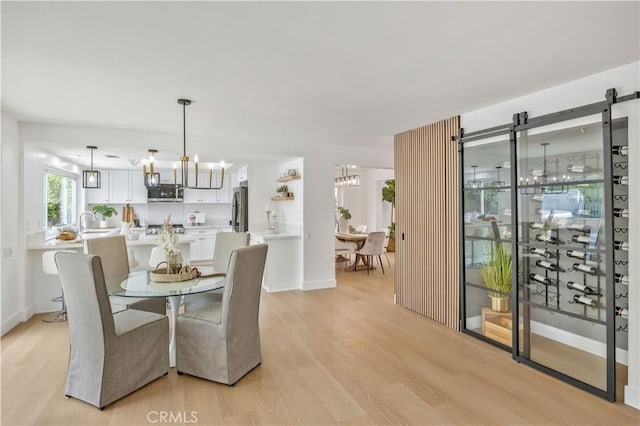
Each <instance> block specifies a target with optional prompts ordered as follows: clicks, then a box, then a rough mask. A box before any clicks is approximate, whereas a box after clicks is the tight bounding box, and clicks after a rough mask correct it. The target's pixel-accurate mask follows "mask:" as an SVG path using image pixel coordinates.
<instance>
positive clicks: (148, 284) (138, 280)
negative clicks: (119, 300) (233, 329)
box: [106, 268, 224, 297]
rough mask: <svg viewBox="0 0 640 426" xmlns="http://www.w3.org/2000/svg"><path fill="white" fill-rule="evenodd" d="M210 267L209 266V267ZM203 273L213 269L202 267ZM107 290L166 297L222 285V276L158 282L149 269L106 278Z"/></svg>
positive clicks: (128, 295)
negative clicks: (152, 278) (175, 281)
mask: <svg viewBox="0 0 640 426" xmlns="http://www.w3.org/2000/svg"><path fill="white" fill-rule="evenodd" d="M209 269H211V268H209ZM201 272H202V273H203V274H205V275H206V274H210V273H212V272H213V270H207V269H206V268H203V269H202V270H201ZM106 284H107V292H108V293H109V295H111V296H124V297H167V296H179V295H183V294H198V293H204V292H207V291H211V290H217V289H220V288H223V287H224V276H216V277H202V278H194V279H192V280H188V281H181V282H177V283H160V282H155V281H152V280H151V277H150V275H149V271H139V272H130V273H129V274H127V275H121V276H119V277H115V278H112V279H108V280H106Z"/></svg>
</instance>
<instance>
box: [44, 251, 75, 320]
mask: <svg viewBox="0 0 640 426" xmlns="http://www.w3.org/2000/svg"><path fill="white" fill-rule="evenodd" d="M61 251H64V252H72V251H71V250H47V251H45V252H44V253H42V271H43V272H44V273H45V274H46V275H56V276H58V267H57V266H56V259H55V256H56V253H58V252H61ZM61 287H62V286H61ZM61 291H62V290H61ZM51 301H52V302H62V309H61V310H59V311H57V312H52V313H50V314H47V315H45V316H44V317H43V318H42V321H44V322H62V321H66V320H67V304H66V303H64V292H62V294H61V295H60V296H58V297H54V298H53V299H51Z"/></svg>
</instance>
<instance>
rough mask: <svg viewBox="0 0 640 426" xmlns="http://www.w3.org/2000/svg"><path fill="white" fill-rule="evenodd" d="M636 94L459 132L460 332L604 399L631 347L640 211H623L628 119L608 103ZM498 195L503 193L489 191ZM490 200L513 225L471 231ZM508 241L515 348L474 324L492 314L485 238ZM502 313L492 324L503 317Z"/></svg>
mask: <svg viewBox="0 0 640 426" xmlns="http://www.w3.org/2000/svg"><path fill="white" fill-rule="evenodd" d="M639 98H640V92H634V94H633V95H627V96H618V95H617V93H616V91H615V89H609V90H608V91H607V93H606V96H605V100H603V101H601V102H596V103H593V104H589V105H584V106H580V107H576V108H572V109H569V110H565V111H559V112H556V113H552V114H548V115H544V116H540V117H534V118H531V117H529V116H528V114H527V113H526V112H520V113H515V114H513V117H512V121H511V122H510V123H506V124H503V125H499V126H494V127H491V128H488V129H484V130H479V131H474V132H471V133H465V132H464V129H460V137H459V139H458V142H459V147H460V149H459V152H460V160H461V164H462V167H461V168H460V169H461V170H460V182H461V194H460V205H461V206H462V207H463V208H462V214H461V244H460V245H461V247H462V256H461V257H462V259H461V284H460V294H461V313H462V318H461V329H462V331H463V332H465V333H468V334H471V335H474V336H475V337H478V338H480V339H483V340H485V341H488V342H490V343H493V344H496V345H498V346H501V347H505V348H509V349H510V350H511V352H512V355H513V358H514V359H515V360H517V361H518V362H521V363H523V364H526V365H528V366H531V367H533V368H536V369H538V370H540V371H543V372H545V373H547V374H550V375H552V376H554V377H557V378H559V379H561V380H563V381H565V382H568V383H571V384H573V385H575V386H578V387H580V388H582V389H584V390H586V391H589V392H591V393H594V394H596V395H598V396H601V397H603V398H606V399H609V400H615V383H616V368H615V365H616V349H621V350H626V349H627V336H628V327H629V326H628V321H627V318H628V308H629V305H628V299H629V286H630V285H633V283H632V282H630V280H629V232H628V226H629V224H628V222H629V217H630V215H631V214H636V212H630V211H629V207H628V199H629V190H630V189H629V178H628V162H627V161H628V156H629V146H628V145H629V143H628V120H627V118H619V119H615V120H614V119H612V116H611V109H612V105H613V104H615V103H619V102H625V101H630V100H635V99H639ZM577 123H580V124H577ZM506 141H508V158H507V155H506V151H507V149H506V148H507V146H506V143H507V142H506ZM483 162H484V163H487V164H483ZM491 162H493V164H488V163H491ZM491 170H494V175H496V176H495V177H494V178H492V177H491V176H489V174H490V173H491V172H490V171H491ZM507 170H508V172H507ZM501 171H502V173H501V174H500V172H501ZM503 180H504V182H503ZM633 190H635V191H637V189H635V188H634V189H633ZM492 191H493V193H495V194H498V195H496V196H492V197H488V198H487V196H486V194H487V193H492ZM503 191H504V192H503ZM505 194H506V195H508V196H509V197H510V206H505V205H504V201H505V200H504V196H505ZM500 197H503V198H500ZM478 200H480V201H482V202H478ZM496 200H497V201H496ZM494 202H496V203H497V205H498V207H499V208H498V209H497V214H496V215H495V216H496V217H495V218H492V219H493V220H494V221H495V224H498V225H499V224H501V223H502V224H503V225H506V224H509V225H510V229H502V230H499V229H494V230H493V232H484V233H478V232H475V231H474V229H475V228H477V227H478V226H479V225H478V224H476V223H474V222H475V220H474V219H475V218H476V217H478V218H479V216H478V211H477V210H478V209H477V208H475V207H474V205H481V206H486V205H487V204H491V203H494ZM509 207H510V208H509ZM483 213H484V212H483ZM495 224H494V228H496V226H495ZM485 228H486V226H485ZM509 240H510V242H511V253H512V255H513V257H512V262H513V274H512V287H513V289H512V292H511V311H512V312H510V315H511V322H510V323H509V330H510V331H511V332H512V334H511V336H512V341H511V345H508V344H507V343H508V342H507V341H505V340H504V334H503V339H501V340H500V341H498V342H496V341H492V340H491V339H489V338H488V335H485V334H484V333H483V332H479V331H478V326H479V325H480V324H479V321H478V318H479V317H482V318H485V317H487V316H489V312H491V308H490V307H488V305H487V304H488V299H489V297H488V294H487V291H486V288H485V287H484V282H483V278H484V277H482V276H480V274H479V271H480V270H482V268H483V265H486V264H487V256H486V255H483V253H485V252H486V251H487V250H482V249H481V247H480V249H479V247H478V244H480V245H482V244H504V243H505V242H506V241H509ZM483 304H484V305H483ZM480 311H481V312H480ZM500 315H501V317H500V321H495V322H496V324H498V323H502V322H503V321H505V320H504V317H503V316H508V314H507V313H501V314H500ZM482 325H483V330H484V328H485V327H484V325H485V324H484V323H483V324H482ZM493 325H495V324H493ZM493 325H492V326H493ZM595 348H597V349H595ZM579 359H589V360H590V361H589V367H585V368H573V367H575V363H576V362H577V361H576V360H579ZM592 363H593V364H592ZM594 365H595V366H596V367H595V368H594V367H593V366H594Z"/></svg>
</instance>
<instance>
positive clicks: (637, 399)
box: [624, 385, 640, 410]
mask: <svg viewBox="0 0 640 426" xmlns="http://www.w3.org/2000/svg"><path fill="white" fill-rule="evenodd" d="M624 403H625V404H627V405H630V406H631V407H633V408H637V409H638V410H640V388H639V387H637V386H629V385H625V387H624Z"/></svg>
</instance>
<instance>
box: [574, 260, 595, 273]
mask: <svg viewBox="0 0 640 426" xmlns="http://www.w3.org/2000/svg"><path fill="white" fill-rule="evenodd" d="M573 270H574V271H580V272H584V273H585V274H590V275H597V274H598V270H597V269H596V268H594V267H593V266H589V265H583V264H582V263H574V264H573Z"/></svg>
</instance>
